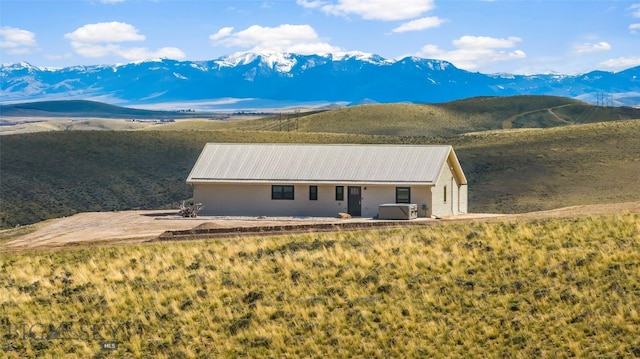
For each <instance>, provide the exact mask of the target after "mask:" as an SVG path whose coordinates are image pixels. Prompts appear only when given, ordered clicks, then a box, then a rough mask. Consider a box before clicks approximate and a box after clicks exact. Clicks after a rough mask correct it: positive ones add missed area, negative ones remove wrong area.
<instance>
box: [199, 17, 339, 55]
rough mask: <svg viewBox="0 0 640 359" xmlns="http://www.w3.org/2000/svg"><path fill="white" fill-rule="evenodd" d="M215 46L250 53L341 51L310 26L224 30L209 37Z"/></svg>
mask: <svg viewBox="0 0 640 359" xmlns="http://www.w3.org/2000/svg"><path fill="white" fill-rule="evenodd" d="M209 39H210V40H212V43H213V45H215V46H225V47H240V48H244V49H248V50H249V51H255V52H263V51H275V52H293V53H298V54H313V53H327V52H337V51H341V49H340V48H338V47H335V46H332V45H330V44H329V43H327V42H324V41H323V40H322V39H320V37H319V36H318V34H317V33H316V31H315V30H314V29H313V28H312V27H311V26H309V25H290V24H284V25H280V26H277V27H263V26H260V25H252V26H250V27H248V28H246V29H244V30H242V31H238V32H235V33H234V32H233V28H231V27H225V28H222V29H220V30H219V31H218V32H217V33H215V34H212V35H210V36H209Z"/></svg>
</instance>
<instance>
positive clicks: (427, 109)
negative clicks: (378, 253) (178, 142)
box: [154, 96, 640, 136]
mask: <svg viewBox="0 0 640 359" xmlns="http://www.w3.org/2000/svg"><path fill="white" fill-rule="evenodd" d="M626 119H640V109H636V108H631V107H598V106H594V105H590V104H588V103H585V102H581V101H577V100H573V99H569V98H564V97H555V96H506V97H477V98H470V99H465V100H460V101H454V102H447V103H442V104H409V103H397V104H370V105H359V106H353V107H343V108H339V109H334V110H330V111H318V112H311V113H287V114H283V115H279V116H271V117H265V118H262V119H257V120H246V121H194V122H188V121H180V122H179V123H174V124H168V125H165V126H162V127H161V128H154V129H160V130H194V129H197V130H222V129H232V130H250V131H265V130H266V131H297V132H310V133H348V134H361V135H386V136H455V135H460V134H464V133H469V132H477V131H488V130H499V129H511V128H547V127H558V126H566V125H570V124H585V123H595V122H604V121H613V120H626Z"/></svg>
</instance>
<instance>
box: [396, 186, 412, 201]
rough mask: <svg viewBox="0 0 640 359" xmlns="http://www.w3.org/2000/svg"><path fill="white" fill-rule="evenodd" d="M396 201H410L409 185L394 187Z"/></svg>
mask: <svg viewBox="0 0 640 359" xmlns="http://www.w3.org/2000/svg"><path fill="white" fill-rule="evenodd" d="M396 203H411V187H396Z"/></svg>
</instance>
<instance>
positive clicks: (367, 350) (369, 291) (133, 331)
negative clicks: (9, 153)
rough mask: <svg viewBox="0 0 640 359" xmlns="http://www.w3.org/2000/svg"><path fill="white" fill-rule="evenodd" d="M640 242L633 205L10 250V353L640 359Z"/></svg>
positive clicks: (5, 274)
mask: <svg viewBox="0 0 640 359" xmlns="http://www.w3.org/2000/svg"><path fill="white" fill-rule="evenodd" d="M639 243H640V216H639V215H637V214H620V215H615V216H601V217H576V218H569V219H545V220H532V221H528V222H526V221H519V222H518V221H507V222H494V223H481V222H477V223H464V224H460V223H453V224H449V225H443V226H438V227H414V228H411V227H408V228H390V229H381V230H375V231H359V232H339V233H323V234H314V233H309V234H299V235H287V236H280V237H272V238H266V237H264V238H236V239H216V240H201V241H190V242H163V243H155V244H150V245H140V246H131V247H101V248H93V249H82V250H67V251H60V252H55V253H46V252H42V253H24V254H3V255H1V257H0V263H2V264H1V265H0V308H1V309H2V311H1V313H2V314H0V325H1V326H2V333H3V337H1V339H0V350H1V351H0V353H2V355H4V356H7V357H9V358H22V357H32V356H42V357H61V356H64V355H67V356H70V357H78V358H81V357H82V358H84V357H91V356H94V357H157V358H181V357H182V358H198V357H212V358H217V357H295V358H298V357H317V358H319V357H339V358H350V357H354V356H355V357H436V358H437V357H513V358H527V357H570V356H577V357H629V356H638V355H640V342H639V341H638V338H640V315H639V314H638V313H639V312H640V302H639V301H638V300H637V298H638V295H640V279H639V277H638V275H637V274H638V271H639V270H640V245H639ZM63 322H66V323H67V324H69V326H70V328H71V330H70V331H68V332H64V333H66V334H69V333H72V334H73V333H75V334H76V336H75V339H60V338H59V337H60V335H58V338H56V337H53V338H50V339H49V340H47V339H46V336H47V335H48V334H51V333H54V332H55V330H53V331H52V330H45V328H46V326H35V327H34V328H35V330H34V333H33V334H34V336H35V337H29V331H28V330H26V335H23V334H24V332H25V331H24V330H22V329H23V328H27V329H28V328H29V327H30V326H33V325H34V324H38V323H48V324H53V328H54V329H55V328H58V329H59V328H60V324H61V323H63ZM83 325H84V327H83ZM99 325H104V327H100V328H102V329H103V330H102V331H99V333H97V334H96V335H95V336H93V335H89V334H86V335H85V334H84V333H85V332H87V331H86V328H90V327H91V326H99ZM109 326H111V327H109ZM81 328H85V331H82V330H81ZM104 328H112V329H113V328H115V330H114V331H112V332H109V331H107V330H105V329H104ZM64 333H63V334H64ZM58 334H60V331H58ZM91 334H92V333H91ZM43 336H44V339H42V338H43ZM68 336H71V335H70V334H69V335H68ZM100 337H102V338H100ZM112 340H115V341H117V342H118V350H117V351H115V352H111V351H102V350H101V349H100V345H99V343H100V341H112Z"/></svg>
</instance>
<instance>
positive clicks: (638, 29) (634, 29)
mask: <svg viewBox="0 0 640 359" xmlns="http://www.w3.org/2000/svg"><path fill="white" fill-rule="evenodd" d="M629 32H630V33H631V34H633V35H638V33H640V23H638V24H631V25H629Z"/></svg>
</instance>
